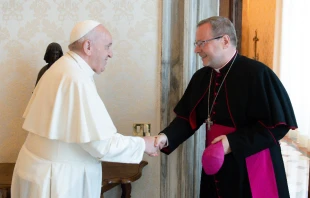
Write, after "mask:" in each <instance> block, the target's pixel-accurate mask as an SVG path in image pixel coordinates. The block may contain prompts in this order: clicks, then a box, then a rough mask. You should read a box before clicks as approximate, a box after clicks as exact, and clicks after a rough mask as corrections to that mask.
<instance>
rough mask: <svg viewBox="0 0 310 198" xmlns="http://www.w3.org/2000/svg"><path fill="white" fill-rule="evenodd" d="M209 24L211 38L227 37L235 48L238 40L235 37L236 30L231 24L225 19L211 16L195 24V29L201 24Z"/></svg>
mask: <svg viewBox="0 0 310 198" xmlns="http://www.w3.org/2000/svg"><path fill="white" fill-rule="evenodd" d="M206 23H209V24H210V25H211V28H212V34H213V36H221V35H225V34H226V35H228V36H229V38H230V41H231V43H232V44H233V45H234V46H236V47H237V43H238V39H237V35H236V29H235V26H234V25H233V23H232V22H231V21H230V20H229V19H228V18H225V17H222V16H213V17H210V18H207V19H204V20H201V21H200V22H199V23H198V24H197V28H198V27H200V26H202V25H203V24H206Z"/></svg>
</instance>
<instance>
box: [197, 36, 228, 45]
mask: <svg viewBox="0 0 310 198" xmlns="http://www.w3.org/2000/svg"><path fill="white" fill-rule="evenodd" d="M223 36H224V35H222V36H217V37H214V38H211V39H208V40H204V41H196V42H195V43H194V45H195V47H197V46H198V47H203V46H204V45H205V44H206V43H208V42H210V41H213V40H215V39H220V38H222V37H223Z"/></svg>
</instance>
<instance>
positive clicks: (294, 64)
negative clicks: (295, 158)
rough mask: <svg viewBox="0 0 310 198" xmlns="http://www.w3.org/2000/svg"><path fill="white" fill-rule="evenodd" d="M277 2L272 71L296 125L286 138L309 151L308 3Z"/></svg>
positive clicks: (283, 0) (297, 0)
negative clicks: (288, 100)
mask: <svg viewBox="0 0 310 198" xmlns="http://www.w3.org/2000/svg"><path fill="white" fill-rule="evenodd" d="M278 1H279V2H278V4H277V6H278V8H279V9H278V10H277V13H278V14H277V17H276V18H277V22H276V24H277V26H278V28H276V29H277V30H276V36H275V43H276V49H275V52H276V53H275V55H276V57H275V59H276V61H275V69H276V72H277V73H278V74H279V76H280V79H281V81H282V83H283V84H284V86H285V88H286V90H287V92H288V93H289V96H290V98H291V102H292V104H293V107H294V111H295V116H296V119H297V123H298V130H296V131H291V132H290V134H289V137H291V138H293V139H295V140H296V142H297V143H298V144H299V146H301V147H307V148H308V151H310V141H309V140H310V89H309V86H310V60H309V59H310V35H309V34H310V25H309V24H310V22H309V19H310V1H309V0H278ZM281 10H282V12H281Z"/></svg>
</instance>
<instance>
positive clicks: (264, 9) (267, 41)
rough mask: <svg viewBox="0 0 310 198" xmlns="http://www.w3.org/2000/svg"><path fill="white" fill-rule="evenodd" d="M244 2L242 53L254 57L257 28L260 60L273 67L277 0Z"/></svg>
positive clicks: (245, 0)
mask: <svg viewBox="0 0 310 198" xmlns="http://www.w3.org/2000/svg"><path fill="white" fill-rule="evenodd" d="M242 4H243V5H242V46H241V51H242V54H243V55H245V56H248V57H249V58H253V57H254V42H253V38H254V37H255V30H257V37H258V39H259V41H258V42H257V53H258V55H259V61H260V62H263V63H265V64H266V65H267V66H269V67H271V68H272V65H273V51H274V31H275V10H276V0H255V1H253V0H244V1H243V2H242Z"/></svg>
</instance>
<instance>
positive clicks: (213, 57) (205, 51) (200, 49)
mask: <svg viewBox="0 0 310 198" xmlns="http://www.w3.org/2000/svg"><path fill="white" fill-rule="evenodd" d="M220 36H223V35H213V32H212V27H211V25H210V24H209V23H205V24H203V25H201V26H199V27H198V28H197V30H196V43H197V45H196V47H195V53H197V54H198V55H199V56H200V57H201V60H202V63H203V65H204V66H209V67H212V68H219V67H221V66H222V60H221V58H222V55H223V53H224V52H223V40H224V37H220ZM215 37H220V38H217V39H213V38H215ZM209 39H213V40H210V41H207V42H201V41H205V40H209Z"/></svg>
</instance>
